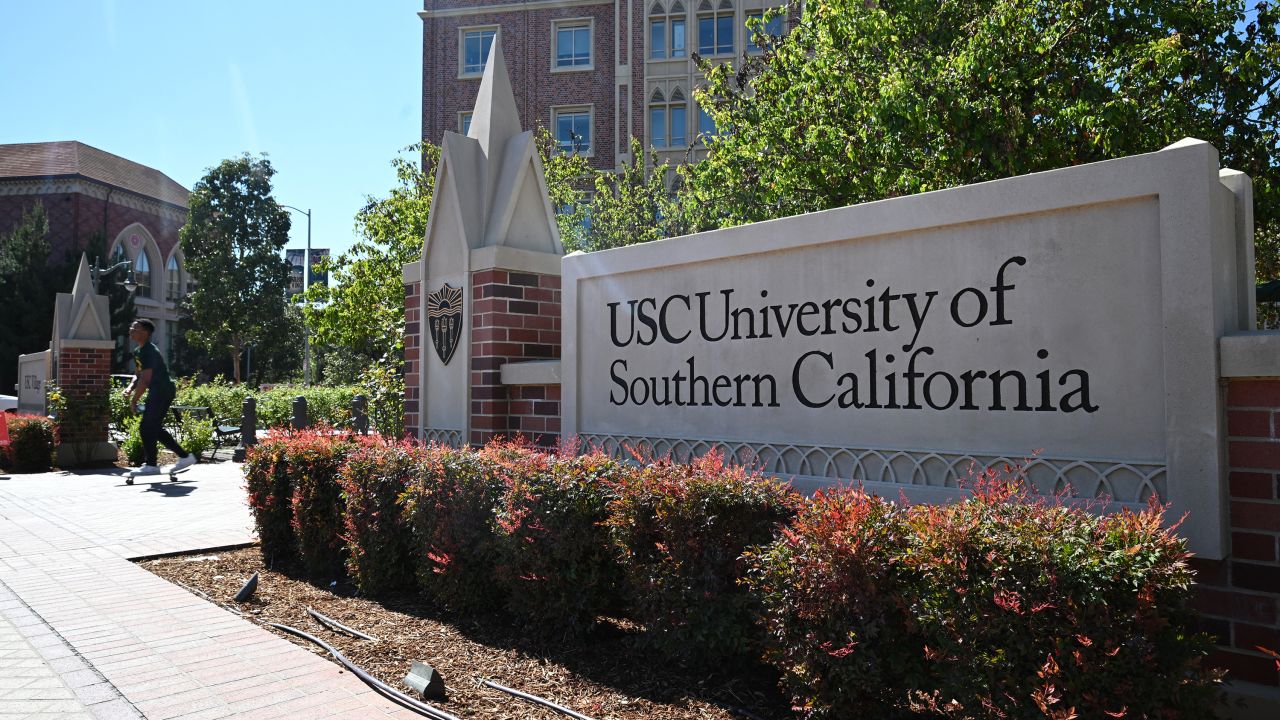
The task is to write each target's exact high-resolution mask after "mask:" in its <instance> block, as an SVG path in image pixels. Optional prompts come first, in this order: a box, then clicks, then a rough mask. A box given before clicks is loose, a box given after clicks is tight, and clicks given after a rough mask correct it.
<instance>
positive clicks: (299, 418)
mask: <svg viewBox="0 0 1280 720" xmlns="http://www.w3.org/2000/svg"><path fill="white" fill-rule="evenodd" d="M309 425H310V423H308V422H307V398H306V397H304V396H302V395H299V396H297V397H295V398H294V399H293V429H294V430H305V429H307V427H308V426H309Z"/></svg>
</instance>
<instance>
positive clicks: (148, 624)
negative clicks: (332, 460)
mask: <svg viewBox="0 0 1280 720" xmlns="http://www.w3.org/2000/svg"><path fill="white" fill-rule="evenodd" d="M112 472H114V473H116V474H114V475H113V474H107V473H106V472H98V473H82V474H65V473H48V474H43V475H11V476H3V475H0V678H8V677H9V673H8V672H4V671H3V669H4V668H7V667H10V665H8V664H4V663H12V667H14V668H17V669H20V674H21V675H22V676H24V677H27V676H29V677H31V678H33V680H32V681H31V683H30V684H29V683H26V682H21V683H20V681H18V680H12V681H9V680H3V679H0V718H4V717H15V716H21V717H28V716H30V717H34V718H44V717H67V718H99V719H100V720H103V719H108V718H109V719H114V718H136V717H146V718H155V719H157V720H165V719H167V718H186V719H190V720H195V719H196V718H221V717H236V718H250V719H252V718H262V719H266V718H351V719H353V720H354V719H355V718H378V717H397V718H398V717H404V718H409V717H413V718H416V717H418V716H417V715H414V714H412V713H410V712H409V711H407V710H403V709H400V708H399V707H398V706H396V705H393V704H391V703H390V702H388V701H386V700H384V699H382V698H381V697H379V696H378V695H376V694H375V693H374V692H373V691H372V690H370V689H368V688H367V687H366V686H365V685H364V684H362V683H361V682H360V681H359V680H357V679H356V678H354V677H352V676H351V675H350V674H349V673H346V672H343V671H341V669H340V668H339V667H338V666H337V665H335V664H333V663H331V662H329V661H328V660H326V659H324V658H323V657H321V656H318V655H316V654H314V653H311V652H308V651H307V650H306V649H303V648H301V647H299V646H297V645H294V644H293V643H291V642H289V641H287V640H284V639H283V638H280V637H278V636H276V635H274V634H272V633H270V632H268V631H267V630H264V629H262V628H261V627H258V626H257V625H255V624H253V623H251V622H249V621H247V620H245V619H243V618H240V617H238V616H236V615H235V614H233V613H230V612H227V611H226V610H223V609H221V608H219V607H217V606H215V605H212V604H210V603H208V602H205V601H204V600H201V599H200V598H197V597H196V596H195V595H192V594H191V593H189V592H187V591H186V590H183V589H182V588H180V587H178V586H176V585H172V584H170V583H168V582H167V581H165V580H162V579H161V578H159V577H156V576H155V575H152V574H151V573H149V572H147V571H146V570H143V569H142V568H139V567H138V566H136V565H134V564H133V563H132V562H129V559H130V558H137V557H145V556H150V555H160V554H166V553H174V552H186V551H191V550H199V549H206V548H212V547H226V546H233V545H239V544H244V543H247V542H250V541H252V539H253V538H252V529H251V519H250V515H249V511H248V508H247V507H246V505H245V502H244V491H243V490H242V487H241V486H242V484H243V479H242V477H241V475H240V466H239V465H235V464H233V463H229V462H224V463H218V464H209V465H205V464H201V465H197V466H195V467H194V468H192V470H191V471H190V472H188V473H186V474H184V475H180V476H179V481H178V482H170V481H168V480H167V478H163V477H162V478H160V479H159V480H157V481H155V482H151V483H141V482H140V483H139V484H138V485H133V486H126V485H125V484H124V482H123V477H122V475H121V474H119V471H112ZM9 684H12V685H14V686H15V687H13V688H9V687H8V685H9ZM11 691H12V692H11ZM14 693H16V694H14ZM27 695H39V696H40V698H36V699H38V700H39V701H40V702H47V703H48V705H47V707H48V708H49V709H50V710H52V709H54V708H56V709H57V711H58V712H64V711H65V713H66V714H64V715H56V714H31V713H32V712H34V711H37V710H39V708H36V707H35V706H33V705H30V704H29V703H28V700H30V699H31V698H27V697H25V696H27ZM46 695H47V696H48V697H47V698H45V697H44V696H46ZM39 711H40V712H45V711H43V710H39Z"/></svg>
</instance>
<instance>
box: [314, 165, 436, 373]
mask: <svg viewBox="0 0 1280 720" xmlns="http://www.w3.org/2000/svg"><path fill="white" fill-rule="evenodd" d="M439 162H440V149H439V148H437V147H436V146H434V145H431V144H429V143H419V144H416V145H411V146H409V147H407V148H405V149H404V150H402V151H401V154H400V155H398V156H397V157H395V158H393V159H392V161H391V165H392V167H394V168H395V171H396V185H395V187H393V188H391V190H390V191H389V192H388V193H387V195H386V197H381V198H378V197H374V196H372V195H369V196H366V198H365V204H364V207H362V208H360V210H359V212H357V213H356V218H355V227H356V231H357V232H358V233H359V235H360V239H359V240H357V241H356V242H355V243H353V244H352V246H351V249H350V250H348V251H347V252H345V253H343V254H342V255H340V256H338V257H337V258H330V259H327V260H326V261H325V266H324V270H326V271H328V272H329V278H330V283H329V286H328V287H326V286H324V285H312V286H311V287H310V288H309V289H308V290H307V294H306V299H307V301H308V303H307V305H306V306H304V307H303V313H304V315H305V316H306V321H307V326H308V327H309V328H311V330H312V332H313V333H314V335H315V338H316V341H317V342H319V343H321V344H324V345H337V346H343V347H347V348H350V349H352V350H356V351H359V352H361V353H363V354H365V355H367V356H369V357H371V358H381V357H385V356H391V357H400V356H401V355H402V354H403V349H404V282H403V280H402V279H401V268H402V267H403V266H404V265H405V264H406V263H410V262H413V261H414V260H417V259H420V258H421V257H422V239H423V236H424V235H425V234H426V232H427V214H428V212H429V211H430V210H431V191H432V187H433V185H434V183H435V170H436V165H437V164H438V163H439Z"/></svg>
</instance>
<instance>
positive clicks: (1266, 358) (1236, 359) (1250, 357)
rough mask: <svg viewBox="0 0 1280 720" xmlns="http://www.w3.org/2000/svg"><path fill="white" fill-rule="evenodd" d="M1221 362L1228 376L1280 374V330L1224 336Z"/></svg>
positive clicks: (1222, 372)
mask: <svg viewBox="0 0 1280 720" xmlns="http://www.w3.org/2000/svg"><path fill="white" fill-rule="evenodd" d="M1218 362H1219V366H1220V370H1219V372H1220V374H1221V375H1222V377H1224V378H1235V377H1280V330H1259V331H1256V332H1243V333H1229V334H1227V335H1224V336H1222V339H1221V340H1219V341H1218Z"/></svg>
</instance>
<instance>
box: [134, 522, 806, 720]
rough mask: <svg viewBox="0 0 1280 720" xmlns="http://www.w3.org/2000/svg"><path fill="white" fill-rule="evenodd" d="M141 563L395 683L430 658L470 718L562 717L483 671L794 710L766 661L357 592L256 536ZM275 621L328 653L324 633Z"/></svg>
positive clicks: (718, 711) (619, 631) (701, 708)
mask: <svg viewBox="0 0 1280 720" xmlns="http://www.w3.org/2000/svg"><path fill="white" fill-rule="evenodd" d="M140 564H141V565H142V566H143V567H145V568H146V569H148V570H150V571H151V572H153V573H155V574H157V575H159V576H161V577H163V578H165V579H167V580H170V581H171V582H177V583H179V584H181V585H185V586H187V587H188V588H195V589H198V590H200V591H202V592H204V593H206V594H207V595H208V596H209V597H210V598H212V599H213V600H215V601H217V602H219V603H226V604H227V605H228V606H230V607H233V608H236V609H238V610H239V611H240V612H242V613H244V614H245V616H246V617H248V618H250V619H254V620H258V621H261V622H276V623H280V624H283V625H288V626H291V627H294V628H297V629H299V630H302V631H304V632H307V633H310V634H312V635H315V636H316V637H318V638H320V639H322V640H324V641H325V642H327V643H329V644H330V645H332V646H334V647H335V648H337V649H338V650H339V651H340V652H342V654H343V655H345V656H347V658H348V659H349V660H351V661H352V662H354V663H355V664H357V665H359V666H360V667H362V668H364V669H365V670H367V671H368V672H369V673H370V674H372V675H374V676H375V677H377V678H378V679H380V680H382V681H383V682H385V683H387V684H389V685H391V686H392V687H396V688H400V689H405V687H404V684H403V681H404V676H405V675H406V674H407V673H408V671H409V667H410V665H411V663H412V662H413V661H414V660H418V661H421V662H425V663H427V664H429V665H431V666H432V667H434V668H435V669H436V671H437V672H438V673H440V675H441V677H442V678H443V679H444V681H445V685H446V689H447V693H448V697H447V700H442V701H441V700H432V701H429V702H430V703H431V704H432V705H435V706H436V707H438V708H440V709H442V710H445V711H446V712H449V713H452V714H454V715H457V716H458V717H459V718H463V719H464V720H472V719H473V718H476V719H478V718H483V719H491V720H514V719H516V718H520V719H522V720H523V719H525V718H538V719H541V718H546V719H548V720H549V719H550V718H563V717H565V716H564V715H561V714H559V713H556V712H554V711H552V710H549V709H544V708H541V707H539V706H536V705H532V704H529V703H526V702H524V701H522V700H520V699H518V698H514V697H511V696H509V695H506V694H505V693H502V692H499V691H497V690H493V689H491V688H488V687H485V686H482V685H480V684H479V679H480V678H485V679H489V680H492V681H494V682H496V683H499V684H502V685H505V686H507V687H509V688H513V689H516V690H519V691H521V692H525V693H531V694H534V695H538V696H541V697H543V698H546V699H548V700H551V701H552V702H555V703H558V704H560V705H563V706H565V707H568V708H570V709H572V710H574V711H576V712H579V713H582V714H584V715H588V716H590V717H592V718H596V719H597V720H605V719H615V720H641V719H642V718H643V719H644V720H676V719H677V718H680V719H686V718H698V719H699V720H730V719H731V718H748V720H751V719H754V720H762V719H763V718H784V717H787V716H789V715H790V713H789V712H788V710H787V704H786V701H785V700H784V699H783V698H782V696H781V695H780V694H779V692H778V691H777V675H776V673H774V672H773V671H771V670H770V669H768V668H767V667H764V666H753V667H748V668H736V669H735V670H734V671H733V672H728V671H726V670H725V669H717V670H714V671H711V672H708V671H706V670H702V671H695V670H692V669H687V668H681V667H678V666H676V665H673V664H672V663H671V662H670V661H669V660H666V659H663V658H660V657H658V656H655V655H651V654H648V653H647V652H645V651H644V650H643V649H641V648H640V647H639V643H637V639H638V638H639V636H640V634H641V631H642V629H641V628H638V627H636V626H634V625H632V624H629V623H628V622H627V621H625V620H619V619H611V618H601V619H600V623H599V624H598V627H597V629H596V630H594V631H593V632H592V633H591V634H590V635H589V636H588V637H587V638H585V639H581V640H565V639H560V640H547V639H546V636H547V633H545V632H534V631H532V630H531V629H530V628H529V627H527V626H523V625H520V624H518V623H516V622H514V621H512V620H511V619H510V618H508V617H505V616H490V617H483V618H475V617H460V616H456V615H451V614H449V613H445V612H442V611H440V610H438V609H437V608H434V607H432V606H430V605H428V604H426V603H425V602H424V601H423V600H422V599H421V598H419V597H415V596H404V597H395V598H388V599H382V600H380V601H374V600H370V599H367V598H361V597H357V596H356V595H355V592H354V588H352V587H350V586H347V585H345V584H338V583H334V584H328V585H327V584H326V583H323V582H320V583H316V582H311V581H308V580H307V579H305V578H303V577H302V575H301V574H299V573H296V572H293V571H290V570H289V569H279V568H277V569H268V568H266V567H264V566H263V562H262V555H261V553H260V552H259V551H258V548H257V547H248V548H242V549H238V550H231V551H226V552H214V553H203V554H194V555H187V556H178V557H168V558H160V559H154V560H147V561H143V562H142V563H140ZM255 572H257V573H259V583H258V589H257V592H256V593H255V594H254V596H253V598H251V599H250V601H249V602H245V603H235V602H232V600H231V598H232V597H233V596H234V595H235V594H236V592H237V591H239V589H240V587H241V586H242V585H243V584H244V582H245V581H246V580H247V579H248V578H249V576H250V575H252V574H253V573H255ZM326 585H327V586H326ZM308 607H311V608H314V609H315V610H316V611H317V612H320V613H322V614H324V615H327V616H328V617H330V618H332V619H334V620H337V621H338V622H340V623H343V624H345V625H347V626H348V627H351V628H354V629H356V630H359V631H361V632H363V633H366V634H369V635H372V636H373V637H375V638H378V640H377V641H376V642H370V641H367V640H361V639H358V638H354V637H350V636H348V635H344V634H340V633H337V632H333V631H330V630H329V629H328V628H325V627H324V626H322V625H320V624H319V623H317V622H316V621H315V620H313V619H312V618H311V617H310V616H309V615H308V614H307V608H308ZM270 631H271V632H274V633H277V634H279V635H281V636H282V637H286V638H288V639H289V640H290V641H292V642H294V643H296V644H298V645H301V646H302V647H305V648H307V649H308V650H310V651H311V652H315V653H317V654H320V655H324V656H325V657H329V655H328V653H326V652H325V651H324V650H323V649H322V648H320V647H319V646H317V645H314V644H312V643H309V642H307V641H305V640H302V639H299V638H296V637H293V636H291V635H288V634H286V633H282V632H280V631H278V630H275V629H271V630H270ZM405 690H406V692H408V691H407V689H405Z"/></svg>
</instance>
